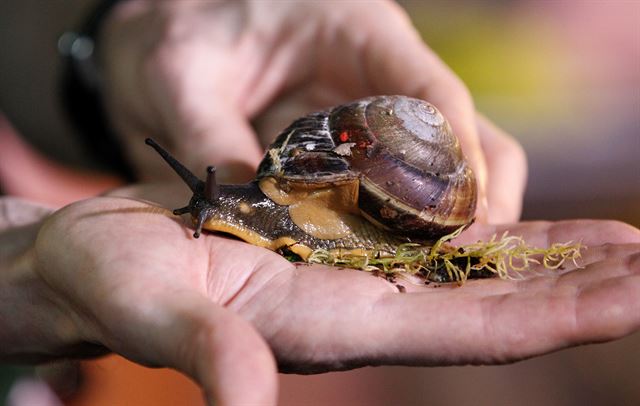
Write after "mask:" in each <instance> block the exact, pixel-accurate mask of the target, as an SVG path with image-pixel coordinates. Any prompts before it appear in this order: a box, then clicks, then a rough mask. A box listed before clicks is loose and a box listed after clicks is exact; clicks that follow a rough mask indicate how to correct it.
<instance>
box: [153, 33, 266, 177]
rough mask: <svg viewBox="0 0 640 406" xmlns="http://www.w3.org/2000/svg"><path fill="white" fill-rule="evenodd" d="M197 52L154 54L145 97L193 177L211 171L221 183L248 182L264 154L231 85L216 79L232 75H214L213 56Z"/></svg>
mask: <svg viewBox="0 0 640 406" xmlns="http://www.w3.org/2000/svg"><path fill="white" fill-rule="evenodd" d="M198 46H199V45H198V44H197V43H196V45H189V46H187V45H185V44H179V45H175V44H169V45H164V46H162V47H160V48H158V49H157V50H156V51H155V53H154V54H153V55H152V57H150V59H149V60H148V61H147V63H146V65H145V66H146V70H145V72H146V73H147V74H146V75H145V76H144V85H145V87H146V91H147V92H148V94H149V95H150V99H151V100H153V101H154V105H155V106H156V109H157V117H158V118H159V120H160V122H161V128H162V129H163V131H164V132H165V136H166V137H167V138H168V140H169V141H170V145H169V147H170V148H171V149H172V150H173V151H175V153H176V155H177V158H178V159H181V160H182V161H184V163H185V164H186V165H187V166H188V167H189V168H191V170H192V171H193V172H194V173H202V174H204V173H205V169H206V167H207V166H209V165H216V166H219V167H220V169H221V170H220V172H219V174H218V175H219V177H220V178H221V180H223V181H246V180H249V179H251V178H252V177H253V174H254V173H255V168H256V167H257V165H258V163H259V162H260V160H261V158H262V155H263V150H262V148H261V146H260V144H259V142H258V140H257V138H256V135H255V133H254V131H253V129H252V128H251V126H250V124H249V121H248V118H247V117H246V114H245V113H244V112H243V110H242V109H241V107H240V106H239V105H238V101H237V100H235V99H234V97H235V96H234V95H235V93H237V92H235V91H234V89H233V83H232V82H233V80H231V81H229V80H228V79H225V80H222V79H220V78H229V77H231V78H232V77H233V75H231V74H230V73H229V72H216V69H220V68H219V67H217V66H216V59H215V55H213V56H212V55H209V54H210V52H207V49H198ZM216 78H218V79H217V80H216Z"/></svg>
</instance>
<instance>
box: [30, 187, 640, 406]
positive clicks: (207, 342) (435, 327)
mask: <svg viewBox="0 0 640 406" xmlns="http://www.w3.org/2000/svg"><path fill="white" fill-rule="evenodd" d="M131 192H132V191H131V190H130V191H129V193H131ZM503 228H504V227H494V226H486V225H480V224H476V225H474V226H473V227H472V228H471V229H470V230H468V231H467V232H466V233H465V235H463V237H461V238H463V239H464V240H467V241H466V242H469V241H475V240H476V239H478V238H485V239H486V238H488V237H489V236H490V235H492V234H494V233H501V232H502V231H503ZM507 228H508V229H509V230H510V232H511V234H512V235H522V236H523V237H524V238H525V239H526V240H527V241H528V242H530V243H531V244H534V245H539V246H546V245H548V244H549V243H550V242H555V241H567V240H582V242H583V243H584V244H586V245H587V246H588V247H589V248H588V250H587V251H586V252H585V255H584V258H583V259H582V261H581V264H582V265H583V267H584V269H576V268H575V267H574V266H572V265H571V264H568V265H567V267H566V269H564V270H562V271H559V272H558V273H551V274H550V273H549V272H545V273H544V275H540V276H534V277H530V278H529V279H526V280H518V281H512V280H499V279H487V280H475V281H469V282H467V283H466V284H465V285H464V286H462V287H457V286H449V285H440V286H439V287H437V288H436V287H434V286H416V285H410V284H406V283H405V286H406V288H407V293H399V292H398V290H397V288H396V287H395V286H394V284H391V283H389V282H387V281H386V280H384V279H381V278H377V277H374V276H372V275H371V274H369V273H366V272H361V271H355V270H340V269H337V268H328V267H323V266H307V265H296V264H291V263H289V262H288V261H286V260H285V259H283V258H282V257H280V256H279V255H277V254H275V253H272V252H270V251H267V250H264V249H261V248H257V247H253V246H250V245H247V244H245V243H242V242H239V241H235V240H229V239H226V238H223V237H220V236H217V235H213V234H204V235H202V237H201V238H200V239H199V240H194V239H192V238H191V232H190V231H188V230H187V229H185V227H184V225H183V224H182V221H180V220H179V219H177V218H176V217H173V216H171V215H170V214H169V213H168V212H167V211H165V210H164V209H160V208H157V207H154V206H150V205H148V204H146V203H142V202H139V201H134V200H129V199H122V198H99V199H92V200H87V201H83V202H80V203H76V204H74V205H72V206H68V207H67V208H65V209H63V210H61V211H59V212H58V213H57V214H55V215H54V216H53V217H52V218H51V219H50V220H48V221H47V222H46V223H45V225H44V226H43V227H42V229H41V231H40V233H39V237H38V241H37V245H36V250H35V254H34V255H35V257H36V264H37V267H36V269H37V275H38V276H39V277H40V278H41V279H42V280H44V281H45V282H46V284H47V285H48V286H50V288H51V289H52V291H54V292H55V293H56V294H57V296H56V297H55V298H54V299H53V300H51V303H52V305H53V306H55V307H57V308H58V309H60V308H62V309H64V312H62V313H64V314H67V315H68V318H69V322H68V323H62V324H63V325H65V326H67V328H66V329H65V330H64V331H65V335H64V337H65V340H66V341H67V346H66V347H69V346H72V344H74V343H75V344H76V346H77V344H78V343H83V342H84V343H95V344H98V345H101V346H105V347H106V348H108V349H109V350H111V351H115V352H118V353H120V354H122V355H124V356H126V357H128V358H130V359H132V360H134V361H137V362H139V363H143V364H146V365H157V366H169V367H173V368H176V369H178V370H180V371H182V372H184V373H186V374H188V375H190V376H191V377H192V378H194V379H195V380H196V381H197V382H198V383H199V384H200V385H201V386H202V387H203V388H204V390H205V393H206V394H207V396H208V398H209V399H215V400H216V401H217V402H219V404H241V403H254V404H255V403H261V404H264V403H267V404H270V403H275V399H276V374H275V372H276V367H275V363H274V357H275V360H276V361H277V363H278V366H279V368H280V369H281V370H283V371H286V372H300V373H314V372H322V371H330V370H341V369H349V368H355V367H359V366H363V365H381V364H404V365H454V364H466V363H475V364H495V363H505V362H512V361H516V360H519V359H524V358H528V357H532V356H535V355H540V354H544V353H547V352H551V351H554V350H558V349H561V348H565V347H568V346H573V345H579V344H584V343H591V342H600V341H606V340H612V339H615V338H619V337H622V336H623V335H626V334H629V333H631V332H633V331H635V330H637V329H638V326H639V323H640V311H639V310H640V299H639V298H640V294H639V293H640V283H639V282H638V280H637V278H636V276H635V274H637V273H638V271H640V261H638V259H639V258H640V232H639V231H638V230H636V229H633V228H631V227H629V226H627V225H624V224H621V223H615V222H603V221H600V222H596V221H567V222H559V223H542V222H537V223H521V224H517V225H513V226H509V227H507ZM464 240H461V241H459V242H461V243H462V242H465V241H464ZM69 253H72V255H69ZM71 327H73V328H71ZM78 348H80V347H78Z"/></svg>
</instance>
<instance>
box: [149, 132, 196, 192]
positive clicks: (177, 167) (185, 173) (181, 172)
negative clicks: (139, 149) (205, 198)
mask: <svg viewBox="0 0 640 406" xmlns="http://www.w3.org/2000/svg"><path fill="white" fill-rule="evenodd" d="M144 143H145V144H147V145H149V146H151V148H153V149H155V150H156V152H157V153H158V154H160V156H161V157H162V159H164V160H165V162H166V163H168V164H169V166H170V167H171V169H173V170H174V171H175V173H177V174H178V176H180V177H181V178H182V180H183V181H184V182H185V183H186V184H187V186H189V189H191V191H192V192H193V193H197V192H198V190H202V189H200V187H201V185H202V181H201V180H200V179H198V178H197V177H196V176H195V175H194V174H193V173H191V171H190V170H188V169H187V168H186V167H185V166H184V165H182V164H181V163H180V162H178V160H176V159H175V158H174V157H173V156H171V154H169V153H168V152H167V151H166V150H165V149H164V148H162V147H161V146H160V145H158V144H157V143H156V142H155V141H154V140H152V139H151V138H147V139H145V140H144Z"/></svg>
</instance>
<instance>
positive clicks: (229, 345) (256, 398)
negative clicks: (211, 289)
mask: <svg viewBox="0 0 640 406" xmlns="http://www.w3.org/2000/svg"><path fill="white" fill-rule="evenodd" d="M171 302H172V304H173V308H172V309H167V310H168V313H165V316H166V317H165V318H164V320H163V321H162V322H161V323H155V324H156V326H157V327H156V328H157V329H158V331H147V334H148V336H151V337H155V338H156V339H157V341H155V342H154V343H152V344H151V345H148V346H147V348H146V349H143V350H142V351H143V353H147V356H149V358H150V359H151V360H152V362H157V363H159V364H163V365H168V366H170V367H172V368H175V369H177V370H179V371H182V372H184V373H186V374H187V375H189V376H190V377H192V378H193V379H194V380H195V381H197V382H198V383H199V384H200V386H201V387H202V388H203V389H204V393H205V396H206V398H207V402H208V403H209V404H215V405H271V404H276V400H277V385H278V383H277V368H276V363H275V360H274V357H273V355H272V353H271V351H270V349H269V347H268V345H267V343H266V342H265V341H264V340H263V339H262V337H261V336H260V335H259V334H258V332H257V331H256V330H255V329H254V328H253V327H252V326H251V325H250V324H249V323H248V322H247V321H245V320H243V319H242V318H240V316H238V315H236V314H234V313H233V312H231V311H230V310H227V309H225V308H224V307H222V306H219V305H217V304H215V303H213V302H211V301H210V300H208V299H206V298H204V297H193V294H191V293H189V294H187V295H180V294H176V295H173V296H172V300H171ZM153 329H154V328H153V327H151V330H153ZM147 344H149V343H147Z"/></svg>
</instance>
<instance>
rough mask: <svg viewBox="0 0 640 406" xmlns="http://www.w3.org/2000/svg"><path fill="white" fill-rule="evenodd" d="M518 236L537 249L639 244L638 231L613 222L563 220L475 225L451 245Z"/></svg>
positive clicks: (639, 232) (618, 222) (639, 235)
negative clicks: (562, 245)
mask: <svg viewBox="0 0 640 406" xmlns="http://www.w3.org/2000/svg"><path fill="white" fill-rule="evenodd" d="M504 232H508V233H509V235H514V236H521V237H522V238H523V239H524V240H525V241H526V242H527V244H529V245H531V246H536V247H549V246H550V245H551V244H553V243H557V242H558V243H566V242H570V241H573V242H581V243H582V244H584V245H585V246H587V247H589V246H599V245H603V244H607V243H609V244H633V243H639V242H640V230H638V229H637V228H635V227H633V226H631V225H629V224H626V223H623V222H620V221H614V220H565V221H556V222H550V221H528V222H521V223H517V224H503V225H496V226H491V225H483V224H474V225H472V226H471V227H469V229H467V230H466V231H465V232H464V233H462V234H461V235H460V237H459V238H457V239H455V240H454V241H453V242H454V244H456V245H458V244H467V243H472V242H476V241H478V240H484V241H486V240H488V239H490V238H491V237H492V236H494V235H495V236H501V235H502V234H503V233H504Z"/></svg>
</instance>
